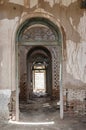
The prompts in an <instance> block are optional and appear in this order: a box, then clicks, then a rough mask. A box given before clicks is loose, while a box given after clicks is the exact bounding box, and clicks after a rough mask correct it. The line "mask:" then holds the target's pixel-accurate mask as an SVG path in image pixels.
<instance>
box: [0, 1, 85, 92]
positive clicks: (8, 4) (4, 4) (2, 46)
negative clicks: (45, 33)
mask: <svg viewBox="0 0 86 130" xmlns="http://www.w3.org/2000/svg"><path fill="white" fill-rule="evenodd" d="M24 4H25V2H24V1H23V0H15V1H14V0H9V1H8V0H5V1H4V0H0V36H1V37H0V50H1V51H0V53H1V54H0V55H1V56H0V61H1V62H0V65H1V66H0V72H1V73H0V80H1V85H0V87H1V88H13V90H14V89H15V80H14V79H15V78H14V77H15V33H16V30H17V28H18V26H19V24H20V21H24V20H25V18H26V17H27V18H28V16H29V17H30V16H31V17H33V16H37V14H39V13H40V16H41V14H44V16H45V15H46V16H47V18H48V17H49V15H51V16H52V17H55V19H56V21H59V23H60V25H61V26H62V28H63V30H64V32H63V34H64V35H63V37H64V39H63V64H65V65H63V71H64V70H65V72H64V76H63V77H65V75H72V77H73V78H74V79H76V80H80V81H81V82H82V83H86V77H85V68H86V62H85V60H84V59H85V57H86V56H85V51H86V48H85V43H86V36H85V35H86V22H85V21H86V11H85V10H83V9H80V3H79V1H77V0H51V1H49V0H35V1H33V2H32V1H31V0H30V1H29V6H28V8H26V7H25V5H24ZM32 14H34V15H32ZM35 14H36V15H35ZM64 44H65V45H64ZM64 67H65V68H66V69H65V68H64ZM73 78H72V79H73ZM64 80H65V81H64V85H65V86H66V82H68V80H67V78H64ZM4 81H5V82H4ZM71 84H72V80H71ZM75 84H76V83H75Z"/></svg>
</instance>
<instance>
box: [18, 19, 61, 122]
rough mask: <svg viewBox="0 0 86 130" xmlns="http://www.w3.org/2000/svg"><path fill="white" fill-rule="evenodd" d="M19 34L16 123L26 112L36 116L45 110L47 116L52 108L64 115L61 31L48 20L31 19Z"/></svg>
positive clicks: (21, 28) (23, 25)
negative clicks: (58, 103)
mask: <svg viewBox="0 0 86 130" xmlns="http://www.w3.org/2000/svg"><path fill="white" fill-rule="evenodd" d="M17 35H18V37H17V45H16V48H17V49H16V50H17V82H16V83H17V89H16V91H17V92H16V98H17V102H16V120H18V119H20V120H21V119H23V118H22V117H21V115H22V114H24V113H25V114H26V115H28V117H29V116H30V114H31V113H32V115H33V113H34V111H35V110H36V112H37V111H38V113H40V112H39V111H40V110H41V113H40V114H43V112H45V111H46V112H45V115H46V113H47V112H49V111H51V110H52V109H54V111H55V112H57V109H60V113H61V115H62V116H63V112H62V111H63V108H62V106H63V104H62V86H61V66H60V65H61V44H60V43H61V34H60V31H59V28H58V27H57V26H56V25H54V24H53V23H52V22H51V21H49V20H48V19H46V18H41V17H38V18H31V19H29V20H27V21H26V22H25V23H24V24H22V26H21V27H20V29H19V30H18V32H17ZM18 88H19V89H20V93H18ZM18 97H19V98H18ZM59 101H60V102H61V105H60V106H59V107H58V106H57V102H59ZM32 108H33V109H32ZM19 111H20V113H22V114H20V115H19ZM38 113H36V114H38ZM17 115H18V116H19V117H18V116H17ZM32 115H31V117H33V116H32ZM34 115H35V114H34ZM33 118H34V117H33Z"/></svg>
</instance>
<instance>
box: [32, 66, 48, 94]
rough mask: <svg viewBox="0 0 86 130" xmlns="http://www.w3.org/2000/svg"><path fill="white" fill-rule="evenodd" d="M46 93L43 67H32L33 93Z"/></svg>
mask: <svg viewBox="0 0 86 130" xmlns="http://www.w3.org/2000/svg"><path fill="white" fill-rule="evenodd" d="M45 92H46V70H45V66H44V65H39V66H34V70H33V93H35V94H38V93H40V94H41V95H42V94H44V93H45Z"/></svg>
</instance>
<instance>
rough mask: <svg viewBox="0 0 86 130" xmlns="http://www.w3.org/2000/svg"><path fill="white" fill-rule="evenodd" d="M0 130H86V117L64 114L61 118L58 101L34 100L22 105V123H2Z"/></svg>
mask: <svg viewBox="0 0 86 130" xmlns="http://www.w3.org/2000/svg"><path fill="white" fill-rule="evenodd" d="M0 130H86V116H77V117H76V116H75V115H74V114H66V113H65V114H64V119H63V120H61V119H60V117H59V106H57V100H52V99H50V98H43V97H40V98H34V99H32V100H30V101H29V103H28V104H26V103H25V102H21V103H20V121H19V122H15V121H11V122H8V123H0Z"/></svg>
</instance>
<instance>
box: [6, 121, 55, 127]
mask: <svg viewBox="0 0 86 130" xmlns="http://www.w3.org/2000/svg"><path fill="white" fill-rule="evenodd" d="M9 123H12V124H18V125H37V126H38V125H53V124H54V121H51V122H18V121H12V120H10V121H9Z"/></svg>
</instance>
